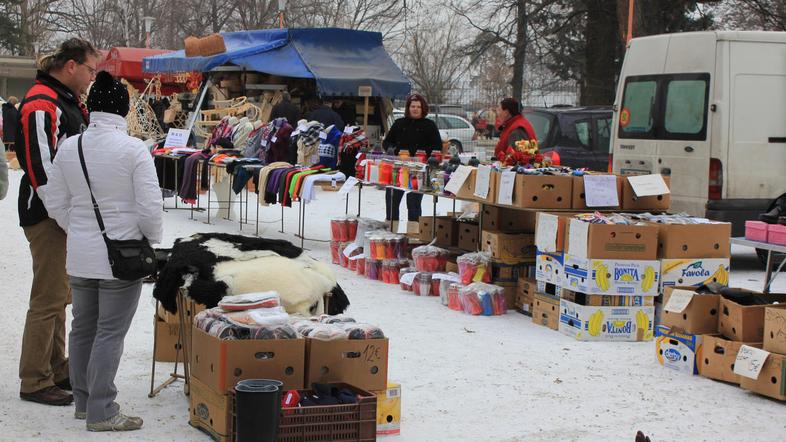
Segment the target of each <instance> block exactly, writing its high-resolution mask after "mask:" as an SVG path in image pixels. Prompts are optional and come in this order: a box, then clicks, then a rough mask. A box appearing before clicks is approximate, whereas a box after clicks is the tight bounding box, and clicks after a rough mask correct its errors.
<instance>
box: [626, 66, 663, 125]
mask: <svg viewBox="0 0 786 442" xmlns="http://www.w3.org/2000/svg"><path fill="white" fill-rule="evenodd" d="M657 92H658V82H657V80H655V79H640V80H638V79H635V77H631V78H629V79H628V81H627V82H626V84H625V93H624V95H623V100H622V109H621V110H620V120H621V121H620V137H625V138H642V137H646V138H649V137H648V136H647V135H650V134H652V132H653V130H652V129H653V125H654V124H655V120H654V115H653V112H654V111H655V98H656V95H657Z"/></svg>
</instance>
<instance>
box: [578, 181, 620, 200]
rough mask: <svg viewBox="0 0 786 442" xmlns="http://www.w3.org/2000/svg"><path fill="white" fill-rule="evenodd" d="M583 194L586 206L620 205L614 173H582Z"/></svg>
mask: <svg viewBox="0 0 786 442" xmlns="http://www.w3.org/2000/svg"><path fill="white" fill-rule="evenodd" d="M584 195H585V197H586V201H587V207H616V206H619V205H620V199H619V195H618V194H617V177H616V176H615V175H584Z"/></svg>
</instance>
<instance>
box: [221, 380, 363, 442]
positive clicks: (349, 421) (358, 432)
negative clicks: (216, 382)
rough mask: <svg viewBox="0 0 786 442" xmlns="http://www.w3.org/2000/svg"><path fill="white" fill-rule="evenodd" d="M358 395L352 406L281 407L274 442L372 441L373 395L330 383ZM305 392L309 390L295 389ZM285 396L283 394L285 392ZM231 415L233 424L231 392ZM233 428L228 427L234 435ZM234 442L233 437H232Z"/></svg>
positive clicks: (346, 385) (340, 384)
mask: <svg viewBox="0 0 786 442" xmlns="http://www.w3.org/2000/svg"><path fill="white" fill-rule="evenodd" d="M332 385H336V386H337V387H339V388H348V389H350V390H352V391H354V392H355V393H356V394H357V395H358V402H357V403H356V404H347V405H326V406H316V407H294V408H282V409H281V418H280V420H279V424H278V439H277V440H278V442H306V441H335V442H338V441H342V442H343V441H358V442H366V441H375V440H377V396H376V395H375V394H373V393H370V392H368V391H366V390H362V389H360V388H356V387H353V386H351V385H349V384H342V383H334V384H332ZM298 391H299V392H300V393H301V394H302V393H309V392H311V390H298ZM285 393H286V392H285ZM230 394H231V395H232V396H233V397H232V403H233V406H232V412H233V419H232V420H233V422H234V414H235V409H234V402H235V401H234V390H233V391H231V393H230ZM235 431H236V429H235V428H234V426H233V428H232V432H233V433H234V432H235ZM232 436H233V437H232V440H235V436H236V435H235V434H233V435H232Z"/></svg>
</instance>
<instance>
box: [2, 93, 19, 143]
mask: <svg viewBox="0 0 786 442" xmlns="http://www.w3.org/2000/svg"><path fill="white" fill-rule="evenodd" d="M16 103H17V99H16V97H8V102H6V103H3V125H2V126H3V142H4V143H5V150H7V151H8V152H12V151H13V150H14V142H15V141H16V128H17V127H18V123H19V111H18V110H17V109H16Z"/></svg>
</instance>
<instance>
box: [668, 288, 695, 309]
mask: <svg viewBox="0 0 786 442" xmlns="http://www.w3.org/2000/svg"><path fill="white" fill-rule="evenodd" d="M693 295H695V292H692V291H690V290H679V289H674V290H672V291H671V296H669V300H668V301H667V302H666V305H665V306H664V307H663V310H666V311H667V312H671V313H682V312H683V311H685V309H686V308H687V307H688V304H690V302H691V300H693Z"/></svg>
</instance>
